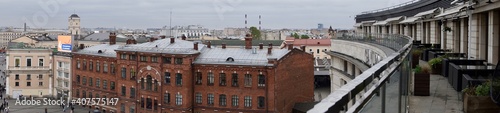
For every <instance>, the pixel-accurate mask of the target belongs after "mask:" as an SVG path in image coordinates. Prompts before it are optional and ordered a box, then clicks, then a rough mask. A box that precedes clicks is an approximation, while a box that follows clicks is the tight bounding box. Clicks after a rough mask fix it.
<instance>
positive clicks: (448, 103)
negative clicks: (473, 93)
mask: <svg viewBox="0 0 500 113" xmlns="http://www.w3.org/2000/svg"><path fill="white" fill-rule="evenodd" d="M426 63H427V62H424V61H420V64H426ZM430 80H431V82H430V88H431V89H430V96H413V95H412V96H410V101H409V106H410V113H463V101H462V94H461V93H460V92H457V91H455V90H454V89H453V87H452V86H451V85H450V84H449V83H448V79H447V78H446V77H444V76H441V75H431V79H430Z"/></svg>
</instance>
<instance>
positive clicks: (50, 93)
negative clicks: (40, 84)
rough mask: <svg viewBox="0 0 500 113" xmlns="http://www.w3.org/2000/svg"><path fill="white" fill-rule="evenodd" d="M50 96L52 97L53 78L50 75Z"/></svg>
mask: <svg viewBox="0 0 500 113" xmlns="http://www.w3.org/2000/svg"><path fill="white" fill-rule="evenodd" d="M49 95H52V76H50V75H49Z"/></svg>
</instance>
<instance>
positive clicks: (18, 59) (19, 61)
mask: <svg viewBox="0 0 500 113" xmlns="http://www.w3.org/2000/svg"><path fill="white" fill-rule="evenodd" d="M20 65H21V58H16V67H19V66H20Z"/></svg>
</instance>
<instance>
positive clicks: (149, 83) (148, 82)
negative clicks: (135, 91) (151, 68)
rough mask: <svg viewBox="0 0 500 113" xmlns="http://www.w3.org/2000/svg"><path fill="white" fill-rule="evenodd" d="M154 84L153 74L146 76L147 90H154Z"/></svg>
mask: <svg viewBox="0 0 500 113" xmlns="http://www.w3.org/2000/svg"><path fill="white" fill-rule="evenodd" d="M152 86H153V78H152V77H151V75H148V76H147V77H146V90H152Z"/></svg>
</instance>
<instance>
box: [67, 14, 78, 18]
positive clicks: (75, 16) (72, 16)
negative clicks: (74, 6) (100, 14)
mask: <svg viewBox="0 0 500 113" xmlns="http://www.w3.org/2000/svg"><path fill="white" fill-rule="evenodd" d="M69 18H80V17H79V16H78V15H77V14H72V15H71V16H69Z"/></svg>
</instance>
